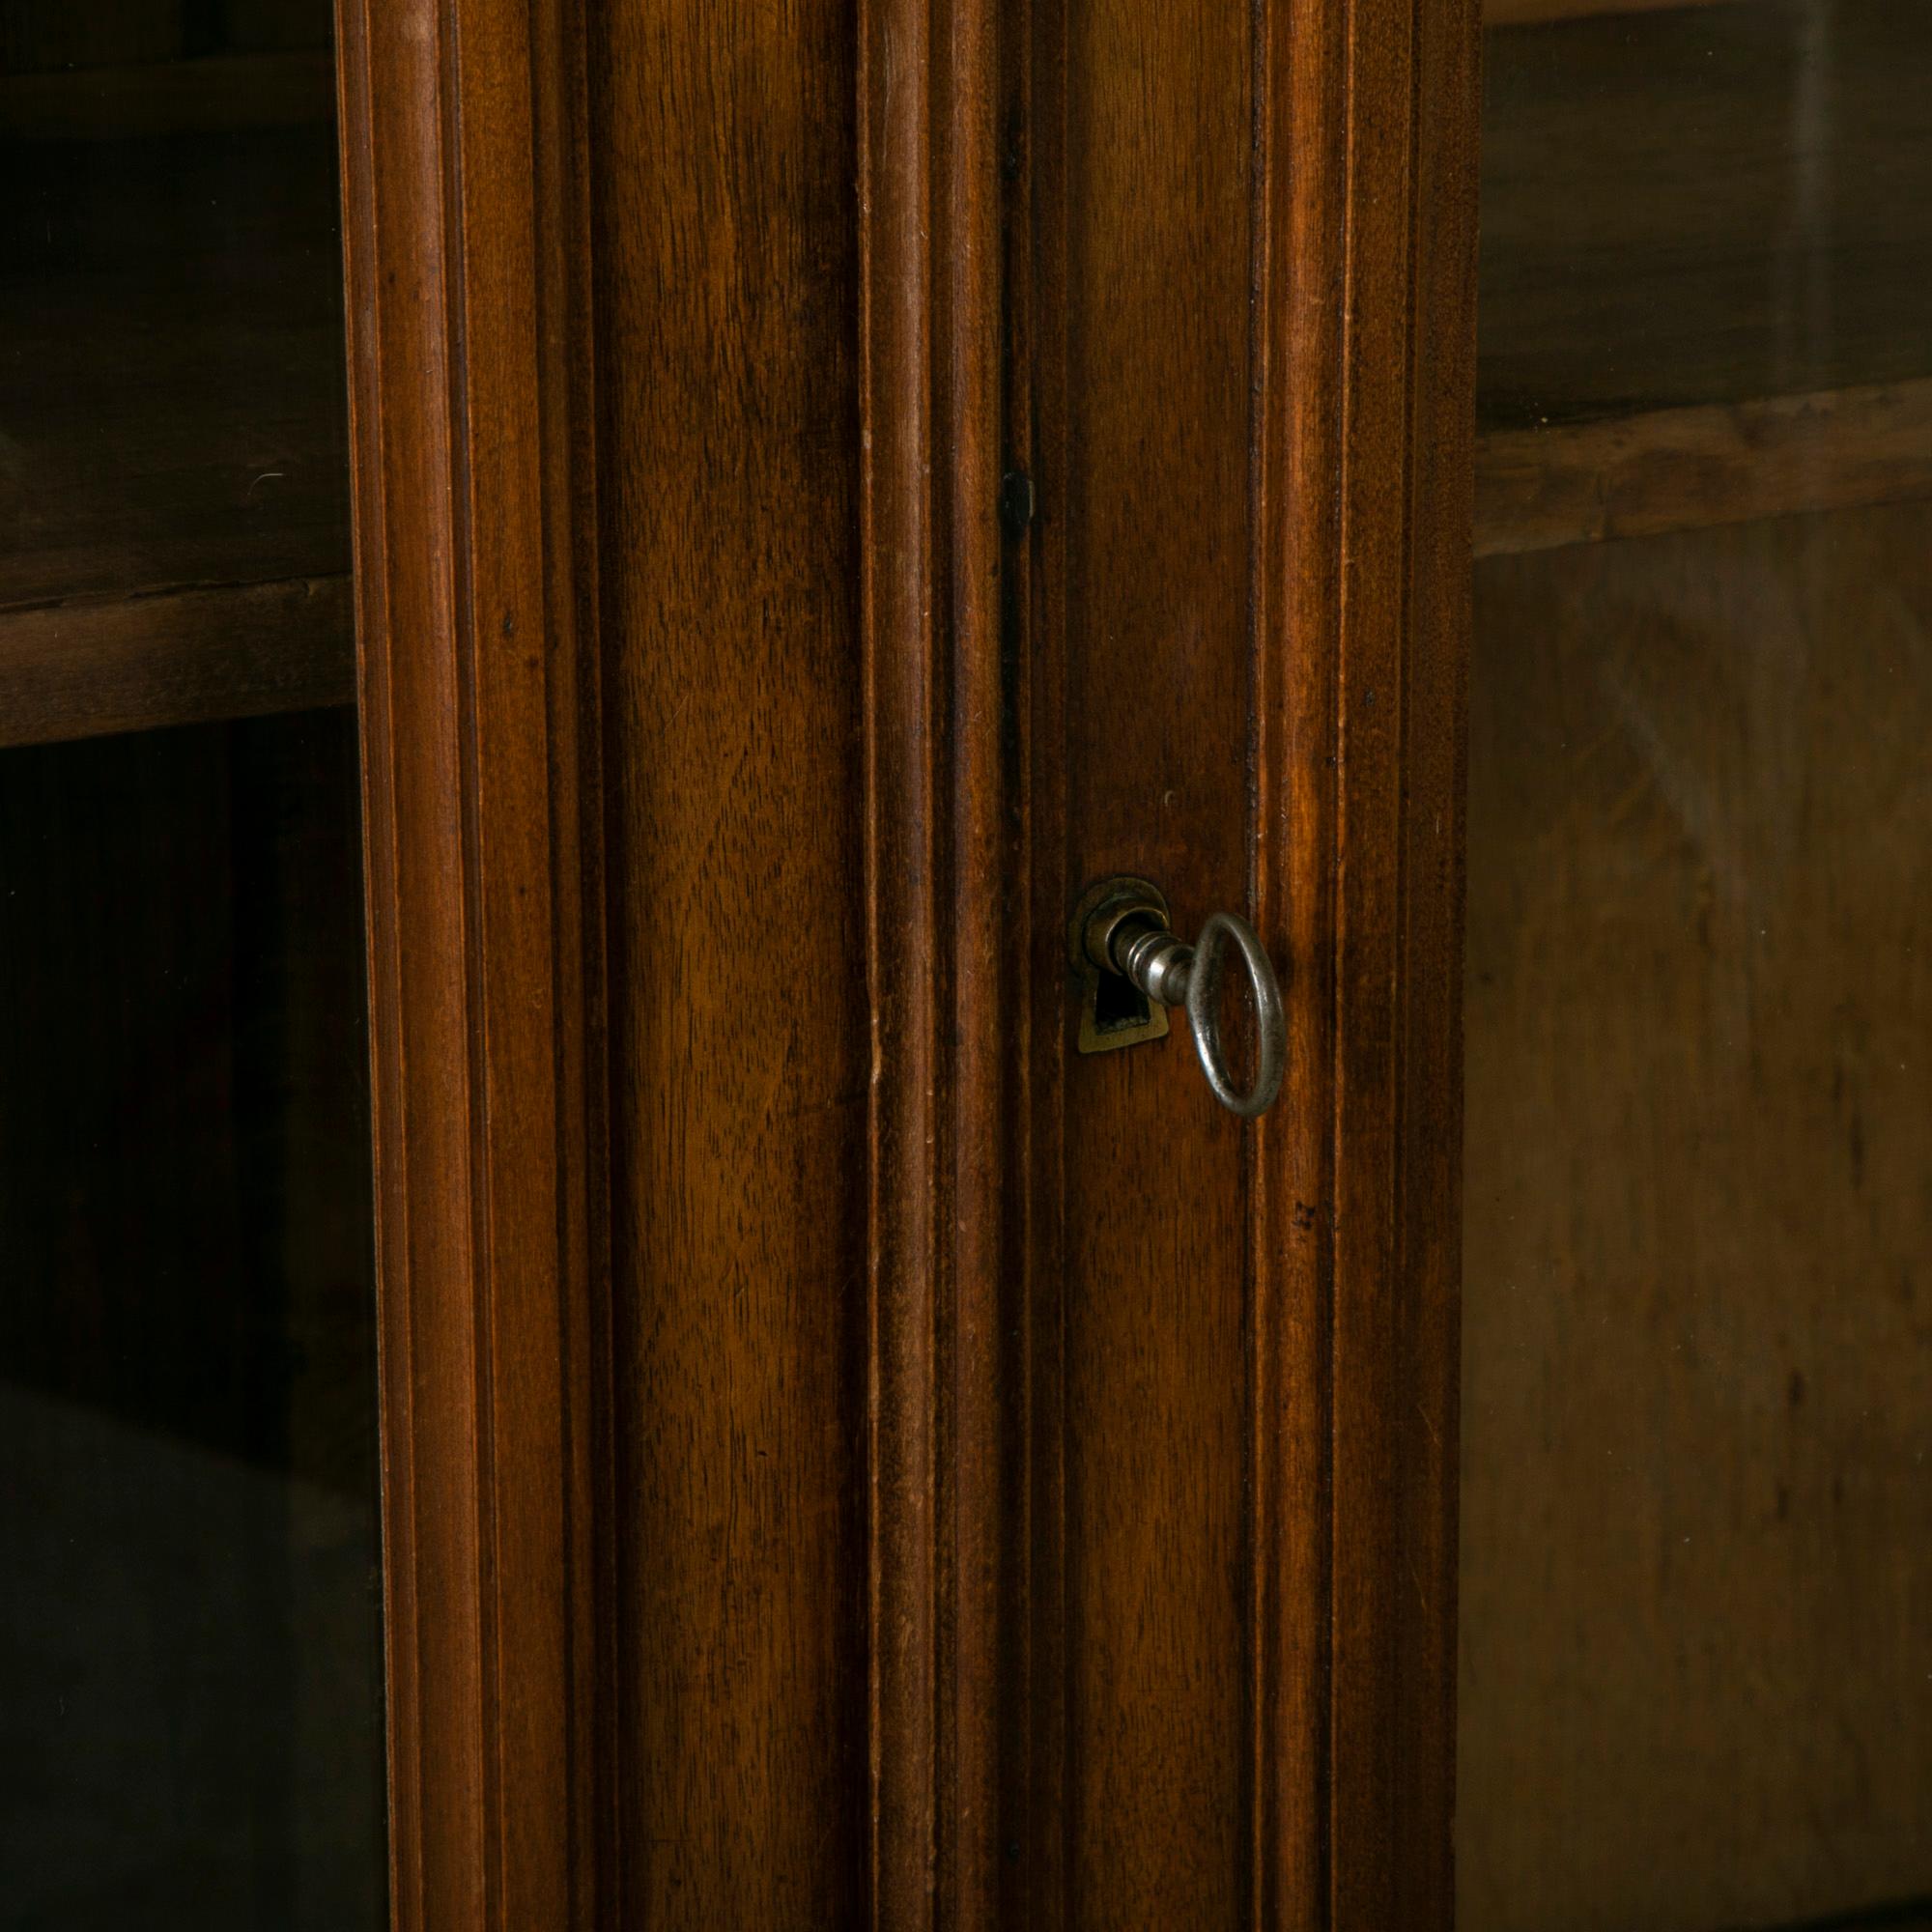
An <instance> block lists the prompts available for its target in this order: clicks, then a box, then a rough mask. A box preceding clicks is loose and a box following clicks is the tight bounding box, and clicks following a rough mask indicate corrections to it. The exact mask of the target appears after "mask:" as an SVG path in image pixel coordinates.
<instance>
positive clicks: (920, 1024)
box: [858, 0, 1025, 1927]
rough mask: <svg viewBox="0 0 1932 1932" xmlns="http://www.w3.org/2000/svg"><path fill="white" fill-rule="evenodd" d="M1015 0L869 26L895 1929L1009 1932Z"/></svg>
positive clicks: (878, 1417) (876, 1666)
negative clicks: (1007, 370) (1003, 158)
mask: <svg viewBox="0 0 1932 1932" xmlns="http://www.w3.org/2000/svg"><path fill="white" fill-rule="evenodd" d="M997 12H998V9H997V6H996V4H995V0H968V4H965V5H961V6H947V5H936V4H934V0H867V4H866V5H865V6H864V7H862V10H861V24H860V44H859V71H858V84H859V101H860V143H861V155H860V170H859V175H860V247H861V296H860V330H861V412H862V439H863V448H864V451H865V456H864V467H863V474H862V537H861V557H862V562H861V571H862V576H863V630H864V640H865V654H866V672H865V675H866V689H867V703H866V715H867V902H868V907H869V922H868V923H869V931H868V934H867V980H868V989H869V995H870V1008H871V1026H872V1064H873V1075H872V1085H871V1100H870V1142H869V1144H870V1160H871V1175H870V1217H869V1244H870V1287H869V1296H868V1343H867V1406H868V1419H867V1428H868V1464H867V1466H868V1483H867V1491H868V1518H867V1535H868V1566H867V1569H868V1575H867V1590H868V1599H869V1608H868V1629H869V1633H870V1636H869V1650H870V1661H869V1672H868V1680H869V1778H870V1789H871V1804H870V1836H869V1884H870V1890H871V1896H870V1901H869V1907H870V1917H871V1922H873V1923H874V1924H877V1925H880V1926H893V1927H900V1926H905V1927H911V1926H915V1925H929V1924H941V1923H944V1924H948V1925H959V1926H972V1925H980V1924H991V1923H992V1922H993V1919H994V1914H995V1910H996V1903H997V1891H998V1872H999V1848H998V1845H997V1843H996V1837H995V1834H996V1831H997V1825H998V1818H999V1812H1000V1804H999V1784H1000V1776H1001V1773H1000V1756H999V1750H1000V1727H999V1709H998V1702H997V1690H998V1682H999V1667H1000V1662H1001V1656H1000V1652H1001V1635H1000V1614H1001V1610H1000V1605H1001V1589H1002V1584H1003V1578H1004V1577H1006V1576H1007V1574H1008V1565H1007V1562H1006V1555H1007V1549H1006V1543H1005V1539H1009V1538H1010V1537H1012V1536H1013V1535H1014V1534H1015V1533H1016V1531H1017V1525H1016V1524H1015V1523H1013V1522H1012V1521H1011V1520H1010V1519H1009V1517H1008V1515H1007V1514H1006V1513H1005V1511H1004V1510H1003V1491H1004V1488H1005V1485H1004V1483H1003V1480H1002V1468H1003V1456H1004V1455H1006V1454H1007V1453H1009V1449H1010V1445H1011V1441H1012V1437H1011V1433H1010V1431H1009V1430H1008V1429H1006V1428H1004V1427H1003V1424H1002V1421H1001V1408H1000V1350H1001V1347H1002V1341H1001V1336H1002V1321H1001V1311H1002V1303H1003V1297H1004V1295H1005V1294H1006V1293H1008V1291H1009V1275H1010V1270H1011V1255H1012V1250H1011V1216H1012V1208H1013V1190H1012V1188H1011V1186H1010V1185H1009V1181H1010V1179H1011V1175H1012V1173H1013V1170H1014V1146H1013V1133H1014V1129H1015V1126H1016V1119H1015V1116H1014V1113H1013V1102H1014V1096H1015V1094H1016V1093H1017V1066H1018V1061H1017V1057H1016V1055H1015V1052H1014V1046H1013V1039H1012V1037H1011V1032H1010V1027H1009V1003H1008V1001H1007V999H1006V997H1005V995H1006V993H1007V991H1008V989H1009V987H1010V986H1011V985H1012V984H1013V983H1014V975H1015V973H1016V971H1017V970H1018V968H1017V964H1016V962H1017V961H1018V960H1019V959H1021V958H1023V957H1024V951H1023V949H1024V946H1025V931H1024V924H1023V922H1022V923H1021V924H1020V925H1019V926H1018V927H1017V928H1016V927H1015V926H1014V925H1013V924H1012V923H1008V922H1007V921H1006V920H1005V919H1004V918H1003V914H1004V913H1005V912H1006V910H1007V909H1008V908H1009V906H1010V905H1011V904H1012V903H1013V902H1014V900H1015V898H1016V897H1017V896H1018V895H1017V894H1016V892H1015V890H1014V886H1013V878H1014V856H1015V855H1014V851H1013V847H1012V842H1011V839H1010V836H1009V828H1008V814H1009V807H1010V805H1011V803H1012V801H1011V799H1010V798H1009V790H1010V777H1009V762H1010V761H1009V758H1008V756H1007V755H1006V754H1005V753H1004V752H1003V746H1002V737H1001V733H1002V724H1003V719H1004V718H1005V717H1006V716H1007V715H1008V714H1007V705H1008V702H1009V695H1008V693H1007V692H1006V690H1005V678H1004V673H1003V668H1002V663H1001V649H1000V622H999V593H998V582H997V572H998V565H999V555H1000V537H999V526H998V512H997V500H998V489H999V474H1000V471H999V461H998V458H999V434H1000V423H999V383H998V368H999V346H1000V313H1001V292H1000V283H999V267H1000V264H999V256H998V214H999V211H998V206H997V196H998V183H999V177H998V173H997V167H996V160H995V151H994V79H995V68H994V63H995V59H996V48H997V41H996V35H997V28H998V21H997V17H996V15H997Z"/></svg>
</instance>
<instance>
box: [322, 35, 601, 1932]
mask: <svg viewBox="0 0 1932 1932" xmlns="http://www.w3.org/2000/svg"><path fill="white" fill-rule="evenodd" d="M339 24H340V35H341V45H342V60H341V74H342V125H343V161H344V177H345V193H344V204H345V208H346V210H347V216H348V218H347V221H346V224H345V225H346V230H347V255H348V281H349V295H350V303H349V306H350V352H351V370H352V401H353V410H354V425H355V498H356V524H355V535H356V587H357V597H358V626H357V630H358V641H359V646H360V654H361V700H362V719H363V734H364V737H363V743H364V757H363V772H364V797H365V813H366V827H367V843H368V856H369V868H368V893H369V918H370V991H371V1023H372V1032H373V1039H374V1065H375V1115H376V1178H377V1206H378V1258H379V1274H380V1285H381V1286H380V1293H381V1334H382V1379H383V1416H384V1496H383V1501H384V1590H385V1607H386V1635H387V1657H388V1690H389V1696H388V1713H389V1760H390V1825H389V1830H390V1845H391V1910H392V1914H393V1922H394V1923H395V1924H396V1925H397V1926H398V1927H402V1928H407V1929H408V1932H414V1928H418V1927H423V1928H440V1927H451V1928H455V1927H463V1928H470V1927H476V1926H501V1927H521V1926H534V1925H545V1926H550V1925H557V1926H567V1925H588V1924H592V1923H597V1922H605V1921H602V1920H600V1914H608V1913H609V1912H610V1911H611V1906H610V1903H609V1893H608V1891H607V1890H604V1889H600V1881H601V1872H602V1870H603V1866H602V1865H601V1864H600V1860H602V1859H604V1858H606V1857H607V1856H608V1849H607V1848H608V1832H607V1831H606V1829H605V1825H606V1818H607V1814H606V1813H605V1812H604V1811H602V1810H600V1809H599V1799H600V1792H601V1791H602V1790H603V1789H604V1788H606V1787H607V1786H608V1778H607V1779H605V1780H604V1783H603V1784H602V1785H600V1782H599V1778H598V1775H597V1774H598V1767H599V1766H600V1764H603V1763H605V1762H607V1760H606V1759H605V1758H603V1757H602V1756H600V1752H602V1751H603V1749H604V1745H605V1741H606V1740H607V1739H608V1736H609V1732H608V1722H609V1718H608V1713H609V1708H610V1707H609V1702H608V1699H606V1698H604V1697H603V1696H602V1695H601V1694H600V1689H599V1687H600V1685H601V1684H602V1682H603V1681H604V1679H603V1675H602V1670H603V1664H604V1662H605V1660H606V1659H607V1657H608V1655H609V1650H608V1646H609V1645H613V1644H614V1641H615V1638H614V1635H612V1636H610V1637H602V1638H601V1637H600V1636H599V1635H598V1634H597V1633H598V1632H599V1631H600V1630H601V1629H603V1628H604V1627H605V1626H604V1622H603V1620H601V1619H599V1618H598V1617H597V1616H596V1615H595V1612H594V1608H593V1604H594V1598H595V1594H596V1590H597V1587H598V1577H599V1575H600V1556H601V1551H602V1548H603V1546H602V1543H601V1540H600V1539H601V1538H602V1536H603V1534H604V1531H605V1525H606V1524H607V1523H608V1514H609V1507H610V1503H611V1496H612V1489H611V1480H610V1476H609V1472H608V1470H606V1471H604V1472H603V1473H601V1474H600V1473H599V1472H598V1467H597V1455H598V1451H599V1447H600V1443H601V1439H602V1438H601V1434H600V1432H601V1427H602V1423H601V1418H602V1416H603V1414H604V1413H605V1411H606V1409H607V1408H608V1404H607V1403H606V1402H605V1400H604V1399H603V1396H602V1394H601V1393H600V1389H599V1385H598V1382H597V1380H596V1377H597V1375H598V1373H599V1365H600V1363H601V1362H602V1361H603V1360H604V1359H605V1351H604V1350H603V1349H602V1347H601V1346H600V1345H599V1344H598V1342H597V1339H596V1337H597V1334H598V1332H599V1330H600V1324H601V1322H602V1320H603V1315H602V1308H603V1302H602V1292H601V1287H600V1284H601V1281H602V1279H603V1266H602V1263H601V1261H600V1252H601V1232H600V1220H599V1214H598V1204H599V1201H600V1198H601V1186H602V1179H601V1157H600V1156H599V1154H598V1149H599V1147H600V1126H599V1122H600V1119H601V1114H600V1108H599V1102H598V1091H599V1089H598V1080H597V1066H596V1062H595V1058H594V1056H593V1055H591V1054H590V1053H589V1052H588V1051H587V1043H588V1041H590V1040H591V1039H594V1038H595V1037H596V1027H597V1015H598V1013H599V1012H600V1010H601V995H600V993H599V990H598V974H599V962H600V960H601V948H600V947H599V946H598V945H597V944H596V941H595V934H596V930H597V923H598V917H599V916H598V913H597V910H596V907H597V886H596V880H597V873H596V851H597V844H596V839H595V835H594V830H593V826H594V813H595V805H594V799H595V792H594V790H591V791H589V793H588V796H589V798H590V799H591V800H592V801H593V803H592V805H591V824H588V825H587V824H586V818H585V813H584V810H583V806H582V800H583V798H584V796H585V788H586V787H588V786H592V785H593V784H594V779H593V777H592V774H594V771H595V757H594V748H595V744H596V690H597V684H596V676H595V668H594V647H593V642H592V639H593V638H594V631H593V630H592V629H590V628H589V627H587V626H586V624H585V621H584V620H585V618H586V616H587V614H588V597H587V591H588V589H589V588H590V587H591V586H594V582H595V578H594V569H593V567H592V564H591V560H590V556H589V552H588V548H587V536H588V532H587V528H586V525H585V522H584V518H585V515H586V512H587V509H588V492H587V486H586V484H585V483H584V481H583V480H582V479H583V478H584V476H585V474H586V462H585V459H586V457H587V450H588V431H589V416H588V409H587V404H588V400H589V395H588V384H589V380H590V377H589V371H590V366H591V365H590V360H589V355H588V348H589V343H588V333H587V327H586V326H585V321H584V318H583V317H582V312H581V311H580V309H579V307H578V306H577V304H578V300H579V297H580V294H581V289H582V281H581V276H582V271H583V265H584V263H585V261H586V259H587V257H586V254H585V237H584V233H583V228H582V205H581V202H580V200H579V188H580V186H581V182H580V177H579V173H578V169H579V163H580V161H581V155H582V150H581V146H580V143H581V141H582V127H583V120H582V111H581V103H580V101H579V87H580V85H581V73H582V67H581V55H579V54H578V53H577V52H576V50H577V49H578V48H579V46H580V45H581V43H580V42H579V40H578V29H577V26H576V16H575V14H574V13H573V12H572V10H571V9H570V8H569V7H568V6H567V5H564V4H562V0H559V4H557V5H554V6H548V5H540V6H538V7H535V8H530V7H526V6H522V5H510V4H504V3H503V0H407V4H403V5H397V6H389V5H366V4H363V0H351V4H348V5H346V6H344V7H343V8H342V10H341V15H340V23H339ZM600 1503H601V1504H602V1505H603V1512H602V1514H600V1510H599V1507H598V1505H599V1504H600Z"/></svg>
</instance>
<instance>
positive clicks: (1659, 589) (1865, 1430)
mask: <svg viewBox="0 0 1932 1932" xmlns="http://www.w3.org/2000/svg"><path fill="white" fill-rule="evenodd" d="M1476 584H1477V592H1476V602H1477V615H1478V622H1477V629H1476V639H1477V641H1476V648H1475V654H1474V663H1473V668H1472V698H1471V778H1472V783H1471V792H1470V834H1469V855H1470V863H1469V894H1470V909H1469V933H1470V946H1469V960H1468V984H1469V1005H1468V1022H1467V1041H1468V1055H1469V1122H1470V1128H1471V1131H1470V1135H1469V1140H1468V1179H1467V1225H1468V1247H1467V1259H1466V1275H1467V1283H1466V1289H1465V1297H1464V1300H1465V1310H1466V1334H1465V1342H1464V1361H1465V1364H1466V1381H1465V1384H1464V1393H1463V1402H1464V1428H1463V1577H1462V1589H1463V1607H1464V1614H1463V1632H1464V1642H1463V1657H1462V1699H1461V1701H1462V1707H1463V1733H1462V1736H1463V1759H1462V1791H1461V1796H1460V1800H1459V1804H1458V1820H1459V1833H1460V1846H1461V1864H1462V1878H1461V1899H1462V1917H1463V1922H1465V1923H1468V1924H1473V1925H1485V1926H1495V1927H1497V1928H1510V1927H1532V1926H1546V1925H1566V1926H1577V1927H1588V1926H1614V1925H1631V1924H1643V1925H1646V1926H1656V1927H1659V1928H1663V1932H1669V1928H1684V1932H1708V1928H1710V1927H1713V1926H1732V1925H1786V1924H1797V1923H1817V1922H1827V1921H1829V1922H1831V1923H1833V1924H1840V1923H1842V1924H1846V1925H1853V1924H1861V1923H1865V1922H1870V1923H1873V1924H1879V1923H1884V1924H1888V1925H1889V1924H1894V1923H1897V1924H1916V1923H1918V1922H1920V1921H1921V1919H1922V1918H1923V1916H1924V1915H1923V1912H1922V1911H1921V1912H1920V1913H1918V1914H1912V1913H1909V1912H1907V1911H1906V1910H1904V1909H1903V1908H1898V1909H1897V1915H1896V1916H1895V1917H1893V1916H1889V1915H1886V1916H1882V1915H1880V1914H1879V1913H1878V1912H1877V1911H1876V1909H1875V1908H1878V1907H1880V1906H1889V1905H1891V1904H1892V1902H1893V1901H1899V1900H1906V1899H1913V1898H1918V1899H1920V1900H1923V1899H1924V1898H1925V1897H1927V1896H1928V1895H1932V1786H1928V1784H1927V1781H1926V1778H1925V1776H1924V1768H1925V1766H1926V1765H1927V1763H1928V1762H1932V1699H1928V1696H1927V1694H1926V1693H1927V1688H1928V1687H1927V1683H1926V1679H1925V1672H1924V1662H1923V1633H1924V1619H1923V1616H1922V1614H1921V1613H1920V1611H1921V1607H1922V1605H1924V1603H1925V1602H1926V1600H1927V1597H1928V1594H1932V1543H1928V1539H1927V1536H1926V1528H1927V1524H1928V1511H1927V1502H1926V1488H1925V1467H1926V1459H1927V1454H1928V1446H1932V1445H1928V1442H1927V1434H1928V1431H1927V1416H1928V1414H1932V1352H1929V1351H1928V1340H1932V1337H1928V1330H1927V1325H1926V1316H1925V1289H1924V1281H1923V1267H1924V1257H1925V1254H1926V1251H1927V1244H1928V1240H1932V1225H1928V1222H1929V1221H1932V1202H1928V1199H1927V1196H1926V1192H1925V1189H1924V1186H1923V1176H1924V1173H1925V1167H1926V1155H1927V1150H1928V1138H1932V1113H1928V1107H1927V1088H1926V1083H1925V1078H1924V1068H1923V1058H1924V1052H1923V1043H1924V1040H1925V1037H1926V1034H1927V1030H1928V1028H1932V965H1928V958H1927V949H1926V942H1925V938H1924V934H1923V930H1922V928H1923V925H1924V922H1925V917H1926V906H1927V903H1928V898H1927V888H1928V884H1932V880H1928V869H1932V861H1928V854H1932V837H1928V833H1932V779H1928V767H1927V763H1926V759H1925V756H1924V733H1925V727H1926V722H1927V719H1928V718H1932V669H1928V663H1927V657H1926V652H1925V650H1924V639H1925V637H1926V636H1927V634H1928V632H1932V509H1928V507H1927V506H1924V505H1915V506H1900V507H1891V508H1883V509H1861V510H1855V511H1840V512H1836V513H1833V514H1831V515H1825V516H1810V517H1804V518H1796V519H1783V520H1778V521H1766V522H1760V523H1755V524H1749V525H1745V526H1737V527H1734V528H1725V529H1711V530H1701V531H1695V532H1688V533H1681V534H1675V535H1669V536H1663V537H1658V538H1652V539H1647V540H1643V541H1637V542H1629V543H1621V544H1613V545H1591V546H1578V547H1576V548H1572V549H1569V550H1564V551H1555V552H1551V553H1548V554H1545V555H1538V556H1521V557H1495V558H1492V559H1491V560H1489V561H1488V562H1486V563H1484V564H1483V565H1481V566H1480V567H1479V569H1478V571H1477V573H1476ZM1525 1794H1533V1795H1534V1802H1528V1801H1526V1798H1525ZM1866 1910H1870V1911H1872V1914H1873V1916H1872V1918H1870V1920H1869V1921H1867V1920H1865V1919H1863V1918H1860V1917H1859V1916H1858V1914H1859V1913H1860V1912H1861V1911H1866ZM1839 1914H1845V1915H1848V1916H1846V1917H1844V1918H1839V1917H1837V1916H1836V1915H1839Z"/></svg>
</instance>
